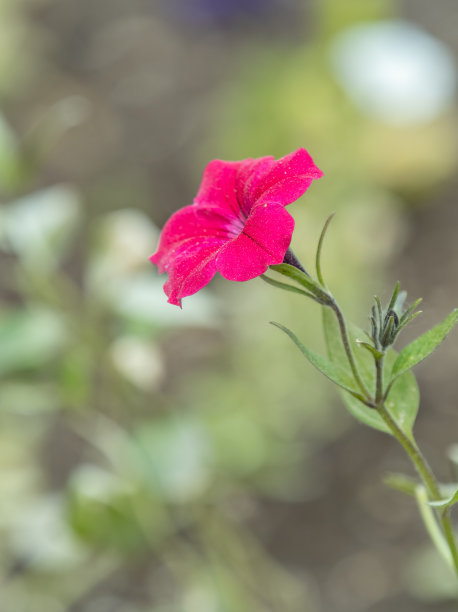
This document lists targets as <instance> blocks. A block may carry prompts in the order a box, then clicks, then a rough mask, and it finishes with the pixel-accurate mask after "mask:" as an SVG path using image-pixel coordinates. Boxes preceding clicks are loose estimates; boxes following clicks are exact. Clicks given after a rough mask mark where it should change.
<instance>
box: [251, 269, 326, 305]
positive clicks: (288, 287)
mask: <svg viewBox="0 0 458 612" xmlns="http://www.w3.org/2000/svg"><path fill="white" fill-rule="evenodd" d="M261 278H262V280H263V281H265V282H266V283H267V284H268V285H272V286H273V287H277V288H278V289H284V290H285V291H292V292H293V293H300V294H301V295H305V296H306V297H309V298H312V300H315V299H316V298H315V296H314V295H312V294H311V293H308V292H307V291H304V290H303V289H299V287H294V286H293V285H288V284H287V283H281V282H280V281H277V280H274V279H273V278H269V277H268V276H266V275H265V274H261Z"/></svg>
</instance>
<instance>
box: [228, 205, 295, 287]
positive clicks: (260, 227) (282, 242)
mask: <svg viewBox="0 0 458 612" xmlns="http://www.w3.org/2000/svg"><path fill="white" fill-rule="evenodd" d="M293 229H294V219H293V218H292V217H291V215H290V214H289V213H288V212H287V211H286V210H285V208H284V207H283V206H282V205H281V204H270V205H267V204H264V205H262V206H256V207H255V208H254V209H253V210H252V212H251V214H250V216H249V217H248V220H247V222H246V224H245V227H244V229H243V231H242V233H241V234H240V235H239V236H238V237H237V238H234V239H233V240H231V241H230V242H229V243H228V244H227V245H225V246H223V247H222V248H221V250H220V251H219V254H218V256H217V258H216V268H217V270H218V271H219V272H220V273H221V275H222V276H224V278H227V279H228V280H234V281H246V280H249V279H251V278H255V277H256V276H259V275H260V274H263V273H264V272H265V271H266V270H267V268H268V267H269V266H270V265H272V264H279V263H281V262H282V261H283V258H284V256H285V253H286V251H287V249H288V247H289V245H290V242H291V237H292V234H293Z"/></svg>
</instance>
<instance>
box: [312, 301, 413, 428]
mask: <svg viewBox="0 0 458 612" xmlns="http://www.w3.org/2000/svg"><path fill="white" fill-rule="evenodd" d="M323 325H324V332H325V339H326V345H327V350H328V357H329V359H330V360H331V361H332V362H333V363H335V364H339V365H341V367H344V368H345V369H346V370H347V373H348V375H351V371H350V367H349V366H348V365H347V364H348V361H347V357H346V354H345V350H344V347H343V344H342V340H341V337H340V333H339V326H338V323H337V321H336V319H335V316H334V313H333V312H332V311H331V309H330V308H323ZM348 332H349V336H350V342H351V346H352V348H353V353H354V356H355V361H356V364H357V367H358V370H359V373H360V376H361V378H362V380H363V382H364V384H365V385H366V387H367V388H368V389H369V391H370V392H371V393H374V392H375V376H376V375H375V367H374V359H373V357H372V355H371V354H370V353H369V352H368V351H363V350H361V347H360V346H358V344H359V342H360V340H359V339H360V338H363V337H364V336H365V333H364V332H363V331H362V330H361V329H359V328H358V327H356V326H355V325H348ZM396 358H397V353H396V352H395V351H394V350H393V349H391V348H390V349H388V350H387V351H386V355H385V361H384V378H385V379H386V380H387V379H388V376H389V374H390V372H391V369H392V367H393V363H394V362H395V361H396ZM342 364H345V366H342ZM341 395H342V399H343V401H344V403H345V405H346V407H347V409H348V410H349V412H350V413H351V414H352V415H353V416H354V417H355V418H356V419H358V420H359V421H361V422H362V423H364V424H365V425H368V426H369V427H372V428H373V429H377V430H379V431H383V432H385V433H389V434H390V435H391V431H390V429H389V428H388V426H387V425H386V423H385V422H384V421H383V419H382V418H381V416H380V415H379V414H378V413H377V411H376V410H374V408H371V407H370V406H368V405H367V404H364V403H363V402H361V401H360V400H358V399H357V398H355V397H354V396H352V395H350V394H349V393H346V392H345V391H343V392H341ZM419 403H420V396H419V391H418V385H417V382H416V380H415V377H414V376H413V374H412V373H411V372H405V373H404V374H402V375H401V376H399V378H398V379H397V380H396V381H394V382H393V384H392V387H391V390H390V393H389V396H388V398H387V401H386V404H385V405H386V408H387V410H388V411H389V413H390V415H391V417H392V418H393V419H394V420H395V421H396V423H397V425H398V426H399V427H400V428H401V430H402V431H403V432H404V433H405V434H406V435H407V436H409V437H410V436H411V435H412V429H413V425H414V422H415V418H416V416H417V412H418V406H419Z"/></svg>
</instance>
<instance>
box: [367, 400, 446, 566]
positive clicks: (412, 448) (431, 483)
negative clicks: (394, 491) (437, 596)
mask: <svg viewBox="0 0 458 612" xmlns="http://www.w3.org/2000/svg"><path fill="white" fill-rule="evenodd" d="M376 408H377V411H378V413H379V415H380V416H381V417H382V419H383V420H384V421H385V423H386V424H387V426H388V427H389V429H390V431H391V433H392V434H393V436H394V437H395V438H396V439H397V441H398V442H399V444H400V445H401V446H402V447H403V448H404V450H405V451H406V453H407V454H408V456H409V458H410V460H411V461H412V463H413V464H414V466H415V468H416V470H417V472H418V474H419V476H420V478H421V479H422V481H423V483H424V485H425V488H426V491H427V493H428V499H429V500H432V501H439V500H440V499H442V496H441V494H440V490H439V485H438V484H437V480H436V477H435V476H434V473H433V471H432V469H431V468H430V466H429V465H428V462H427V461H426V459H425V458H424V457H423V455H422V453H421V451H420V449H419V448H418V446H417V444H416V442H415V440H413V439H412V440H411V439H410V438H408V437H407V436H406V434H405V433H404V432H403V431H402V429H401V428H400V427H399V425H398V424H397V423H396V421H395V420H394V419H393V417H392V416H391V414H390V413H389V412H388V410H387V409H386V407H385V404H384V403H383V402H381V403H380V404H378V405H377V406H376ZM438 514H439V520H440V523H441V525H442V530H443V532H444V536H445V539H446V540H447V544H448V547H449V549H450V553H451V558H452V562H453V568H454V570H455V572H456V573H457V575H458V549H457V546H456V542H455V536H454V533H453V527H452V523H451V520H450V514H449V509H448V508H446V509H445V510H443V511H442V512H441V511H439V513H438Z"/></svg>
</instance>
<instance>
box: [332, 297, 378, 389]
mask: <svg viewBox="0 0 458 612" xmlns="http://www.w3.org/2000/svg"><path fill="white" fill-rule="evenodd" d="M329 306H330V307H331V308H332V310H333V311H334V313H335V315H336V317H337V321H338V323H339V328H340V336H341V338H342V343H343V347H344V349H345V353H346V355H347V359H348V363H349V364H350V368H351V371H352V374H353V377H354V379H355V381H356V383H357V385H358V387H359V388H360V389H361V391H362V392H363V395H364V396H365V398H366V399H367V400H370V399H371V394H370V392H369V391H368V389H367V387H366V385H365V384H364V382H363V379H362V378H361V376H360V374H359V372H358V367H357V365H356V361H355V357H354V355H353V351H352V348H351V344H350V338H349V336H348V330H347V324H346V323H345V318H344V316H343V314H342V311H341V310H340V308H339V306H338V304H337V303H336V302H335V300H332V302H331V303H330V304H329Z"/></svg>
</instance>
